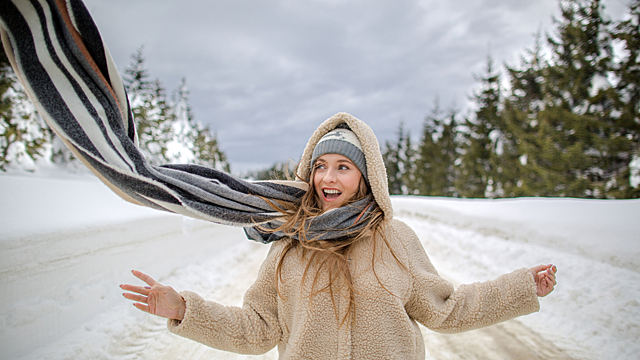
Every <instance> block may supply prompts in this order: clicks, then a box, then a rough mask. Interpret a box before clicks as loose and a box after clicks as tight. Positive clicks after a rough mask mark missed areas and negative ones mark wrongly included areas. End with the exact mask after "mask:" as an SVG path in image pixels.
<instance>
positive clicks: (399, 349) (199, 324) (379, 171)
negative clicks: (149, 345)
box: [168, 114, 539, 359]
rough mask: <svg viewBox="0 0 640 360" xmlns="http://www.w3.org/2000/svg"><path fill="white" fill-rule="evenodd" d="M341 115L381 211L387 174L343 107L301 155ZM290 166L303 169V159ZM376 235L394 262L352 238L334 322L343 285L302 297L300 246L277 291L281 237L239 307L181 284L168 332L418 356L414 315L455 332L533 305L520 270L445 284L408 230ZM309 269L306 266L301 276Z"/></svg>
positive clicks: (291, 348)
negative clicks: (178, 313)
mask: <svg viewBox="0 0 640 360" xmlns="http://www.w3.org/2000/svg"><path fill="white" fill-rule="evenodd" d="M345 120H346V121H347V122H348V124H349V126H350V127H351V128H352V129H353V130H354V132H355V133H356V135H358V137H359V139H360V141H361V142H362V144H363V147H364V148H365V156H366V157H367V167H368V173H369V181H370V184H371V186H372V190H373V192H374V196H375V198H376V201H378V203H379V204H380V206H381V207H382V209H383V210H384V212H385V216H386V217H387V219H390V218H391V216H392V213H391V211H392V209H391V201H390V198H389V194H388V191H387V180H386V172H385V170H384V166H383V163H382V157H381V155H380V151H379V148H378V143H377V140H376V138H375V136H374V135H373V132H372V131H371V129H370V128H369V127H368V126H367V125H366V124H364V123H363V122H361V121H359V120H357V119H355V118H353V117H351V116H350V115H348V114H338V115H336V116H334V117H332V118H331V119H329V120H327V121H326V122H325V123H323V124H322V125H321V126H320V128H319V129H318V131H316V133H314V135H313V136H312V138H311V140H310V141H309V144H308V145H307V149H306V150H305V153H304V154H303V159H305V158H307V157H309V158H310V156H311V151H312V149H313V146H314V144H315V143H316V142H317V140H319V139H320V137H322V135H324V133H326V132H327V131H330V130H331V129H333V127H335V125H336V124H337V123H339V122H343V121H345ZM310 149H311V151H309V150H310ZM298 170H299V174H300V175H302V176H303V177H304V176H305V175H306V176H307V177H308V175H309V166H306V165H305V166H301V167H300V169H298ZM385 234H386V239H387V241H388V243H389V247H390V249H392V250H393V253H394V254H395V255H396V256H397V258H398V260H399V261H400V263H398V261H396V259H395V258H394V257H393V255H392V253H391V251H390V250H389V248H388V247H386V245H384V244H383V242H382V241H381V239H377V238H376V239H369V240H368V241H365V242H361V243H359V244H357V245H354V246H355V248H354V251H353V255H352V258H351V259H350V266H351V273H352V277H353V283H354V287H355V290H356V304H357V305H356V312H355V319H354V320H353V322H350V321H347V322H345V323H343V324H342V325H340V323H339V320H338V319H340V320H341V319H342V317H343V316H344V314H345V312H346V310H347V308H348V300H347V298H346V294H345V293H342V294H336V295H335V296H334V299H333V300H334V301H335V308H334V303H333V302H332V298H331V296H330V295H329V293H328V292H320V293H318V294H316V295H314V296H310V294H311V283H312V281H313V275H311V276H308V277H307V278H306V279H303V276H302V275H303V272H304V269H305V266H306V264H307V259H305V258H302V256H301V255H300V254H299V253H296V252H292V253H289V254H288V255H287V256H286V258H285V260H284V263H283V268H282V281H281V282H280V283H279V286H280V292H281V296H278V293H277V289H276V275H275V274H276V267H277V264H278V260H279V259H280V256H281V254H282V251H283V248H284V246H285V245H286V240H284V241H278V242H276V243H274V244H273V245H272V246H271V249H270V251H269V254H268V256H267V258H266V260H265V261H264V263H263V264H262V267H261V268H260V272H259V275H258V278H257V280H256V281H255V283H254V284H253V285H252V286H251V287H250V288H249V290H248V291H247V292H246V294H245V296H244V301H243V305H242V307H233V306H223V305H221V304H218V303H215V302H211V301H205V300H203V299H202V298H201V297H200V296H198V295H197V294H194V293H192V292H183V293H182V296H183V297H184V299H185V300H186V303H187V307H186V313H185V317H184V320H183V321H181V322H179V321H176V320H170V321H169V322H168V327H169V330H170V331H172V332H173V333H175V334H178V335H181V336H184V337H186V338H190V339H193V340H195V341H198V342H201V343H203V344H206V345H209V346H212V347H215V348H218V349H222V350H227V351H233V352H238V353H243V354H261V353H264V352H267V351H268V350H270V349H272V348H273V347H274V346H277V347H278V351H279V353H280V358H281V359H424V357H425V348H424V340H423V338H422V334H421V332H420V329H419V327H418V325H417V323H421V324H423V325H424V326H426V327H428V328H430V329H433V330H436V331H440V332H460V331H466V330H471V329H475V328H479V327H483V326H487V325H491V324H495V323H497V322H501V321H504V320H507V319H511V318H513V317H516V316H519V315H524V314H528V313H531V312H534V311H537V310H538V309H539V304H538V298H537V296H536V289H535V282H534V280H533V276H532V275H531V273H530V272H529V270H528V269H525V268H523V269H520V270H517V271H515V272H513V273H510V274H506V275H503V276H501V277H499V278H497V279H495V280H492V281H487V282H483V283H474V284H470V285H462V286H460V287H459V288H458V289H457V290H454V287H453V286H452V285H451V284H450V283H449V282H447V281H446V280H444V279H442V278H441V277H440V276H438V273H437V272H436V270H435V269H434V267H433V265H432V264H431V262H430V261H429V258H428V256H427V254H426V252H425V250H424V249H423V247H422V245H421V243H420V241H419V239H418V237H417V236H416V234H415V233H414V232H413V230H412V229H411V228H409V227H408V226H407V225H405V224H404V223H402V222H400V221H398V220H388V221H387V222H386V233H385ZM374 254H375V255H374ZM374 256H375V258H374ZM374 259H375V261H373V260H374ZM401 264H402V265H401ZM314 273H315V271H314V269H313V267H312V268H311V269H310V270H309V274H314ZM324 276H325V277H323V276H320V277H319V280H318V285H316V289H318V288H321V287H322V285H323V284H326V281H327V279H326V274H325V275H324ZM334 309H338V314H336V313H335V312H334Z"/></svg>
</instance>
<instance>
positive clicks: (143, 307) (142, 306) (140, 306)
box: [133, 303, 151, 314]
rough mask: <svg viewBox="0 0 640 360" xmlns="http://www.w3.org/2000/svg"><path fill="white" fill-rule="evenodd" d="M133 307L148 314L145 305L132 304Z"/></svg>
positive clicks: (147, 308)
mask: <svg viewBox="0 0 640 360" xmlns="http://www.w3.org/2000/svg"><path fill="white" fill-rule="evenodd" d="M133 306H135V307H136V308H137V309H138V310H141V311H144V312H146V313H149V314H151V313H150V312H149V307H148V306H147V305H145V304H140V303H134V304H133Z"/></svg>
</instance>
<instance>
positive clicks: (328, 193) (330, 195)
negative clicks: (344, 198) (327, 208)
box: [322, 189, 342, 200]
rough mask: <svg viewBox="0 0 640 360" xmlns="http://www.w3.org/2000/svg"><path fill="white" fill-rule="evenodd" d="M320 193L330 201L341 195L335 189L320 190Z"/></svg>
mask: <svg viewBox="0 0 640 360" xmlns="http://www.w3.org/2000/svg"><path fill="white" fill-rule="evenodd" d="M322 193H323V194H324V197H325V199H327V200H332V199H335V198H337V197H338V196H340V195H342V192H341V191H340V190H335V189H322Z"/></svg>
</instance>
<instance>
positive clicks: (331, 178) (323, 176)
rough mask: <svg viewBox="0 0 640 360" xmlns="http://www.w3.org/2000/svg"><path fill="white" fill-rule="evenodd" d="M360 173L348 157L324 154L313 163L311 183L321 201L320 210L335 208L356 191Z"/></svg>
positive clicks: (360, 176)
mask: <svg viewBox="0 0 640 360" xmlns="http://www.w3.org/2000/svg"><path fill="white" fill-rule="evenodd" d="M360 178H362V174H361V173H360V170H358V167H357V166H355V164H354V163H353V162H351V160H349V159H348V158H346V157H344V156H342V155H338V154H325V155H322V156H320V157H319V158H318V159H317V160H316V163H315V175H314V176H313V185H314V187H315V189H316V194H318V198H320V202H321V203H322V210H323V211H326V210H329V209H337V208H339V207H340V206H342V205H344V204H345V203H346V202H347V200H348V199H350V198H351V197H352V196H353V195H354V194H355V193H356V192H357V191H358V187H359V185H360Z"/></svg>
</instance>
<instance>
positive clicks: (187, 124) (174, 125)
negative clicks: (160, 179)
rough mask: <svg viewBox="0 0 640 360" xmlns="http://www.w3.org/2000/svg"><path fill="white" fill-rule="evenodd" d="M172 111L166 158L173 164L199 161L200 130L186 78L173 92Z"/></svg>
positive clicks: (169, 119) (169, 117) (169, 118)
mask: <svg viewBox="0 0 640 360" xmlns="http://www.w3.org/2000/svg"><path fill="white" fill-rule="evenodd" d="M170 112H171V114H170V116H168V119H167V121H170V122H171V128H170V129H168V130H169V134H170V135H171V138H170V139H168V141H167V143H166V145H165V147H166V151H165V153H164V155H165V158H166V159H167V160H168V162H169V163H173V164H186V163H197V162H198V155H197V154H196V151H197V150H196V141H197V138H198V131H197V129H196V126H195V122H194V120H193V114H192V112H191V107H190V106H189V90H187V82H186V79H184V78H183V79H182V82H181V83H180V86H179V87H178V89H176V91H175V92H174V94H173V100H172V102H171V105H170Z"/></svg>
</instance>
